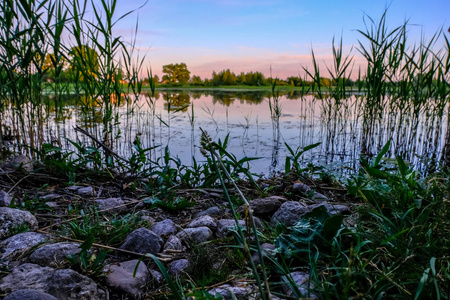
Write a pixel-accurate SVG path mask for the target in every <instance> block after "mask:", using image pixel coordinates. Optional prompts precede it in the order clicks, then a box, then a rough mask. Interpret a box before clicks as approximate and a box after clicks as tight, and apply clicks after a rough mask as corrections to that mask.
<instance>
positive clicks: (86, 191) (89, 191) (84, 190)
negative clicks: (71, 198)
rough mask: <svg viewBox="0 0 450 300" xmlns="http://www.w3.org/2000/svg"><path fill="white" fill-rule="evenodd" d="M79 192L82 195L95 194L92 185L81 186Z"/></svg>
mask: <svg viewBox="0 0 450 300" xmlns="http://www.w3.org/2000/svg"><path fill="white" fill-rule="evenodd" d="M77 194H78V195H80V196H93V195H94V189H93V188H92V186H86V187H80V188H79V189H77Z"/></svg>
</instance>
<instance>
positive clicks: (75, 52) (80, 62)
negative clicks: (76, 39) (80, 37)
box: [69, 46, 99, 80]
mask: <svg viewBox="0 0 450 300" xmlns="http://www.w3.org/2000/svg"><path fill="white" fill-rule="evenodd" d="M69 55H70V67H71V69H72V71H73V72H74V73H78V74H79V75H78V76H80V80H83V78H84V77H85V76H86V77H88V78H91V79H92V78H96V77H97V74H98V69H99V60H98V54H97V52H95V50H94V49H92V48H90V47H89V46H76V47H72V48H71V49H70V51H69Z"/></svg>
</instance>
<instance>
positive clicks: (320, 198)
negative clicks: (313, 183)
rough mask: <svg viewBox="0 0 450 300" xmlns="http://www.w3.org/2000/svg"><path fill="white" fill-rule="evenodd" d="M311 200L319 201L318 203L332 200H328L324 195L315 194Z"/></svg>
mask: <svg viewBox="0 0 450 300" xmlns="http://www.w3.org/2000/svg"><path fill="white" fill-rule="evenodd" d="M311 200H314V201H317V202H325V201H329V200H330V199H328V197H327V196H325V195H324V194H321V193H317V192H316V193H314V195H312V196H311Z"/></svg>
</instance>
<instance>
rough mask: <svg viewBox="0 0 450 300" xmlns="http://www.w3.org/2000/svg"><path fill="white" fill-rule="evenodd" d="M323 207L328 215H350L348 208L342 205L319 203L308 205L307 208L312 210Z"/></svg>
mask: <svg viewBox="0 0 450 300" xmlns="http://www.w3.org/2000/svg"><path fill="white" fill-rule="evenodd" d="M319 206H325V208H326V209H327V211H328V212H329V213H330V215H338V214H341V215H349V214H350V213H351V211H350V208H349V207H348V206H347V205H343V204H330V203H319V204H314V205H310V206H309V208H310V209H311V210H313V209H314V208H316V207H319Z"/></svg>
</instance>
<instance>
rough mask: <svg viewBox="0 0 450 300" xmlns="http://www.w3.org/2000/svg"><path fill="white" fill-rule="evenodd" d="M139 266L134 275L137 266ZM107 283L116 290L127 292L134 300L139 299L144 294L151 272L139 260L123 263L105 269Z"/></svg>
mask: <svg viewBox="0 0 450 300" xmlns="http://www.w3.org/2000/svg"><path fill="white" fill-rule="evenodd" d="M138 264H139V266H138V267H137V270H136V274H135V276H133V275H134V271H135V269H136V266H137V265H138ZM104 270H105V272H106V273H107V275H106V281H107V282H108V284H109V285H110V286H112V287H114V288H116V289H119V290H121V291H124V292H126V293H127V294H129V295H130V296H132V297H134V298H139V297H141V295H142V294H143V293H144V289H145V283H146V282H147V277H148V275H149V271H148V269H147V267H146V266H145V263H144V262H142V261H139V260H137V259H134V260H129V261H124V262H121V263H119V264H117V265H107V266H106V267H105V269H104Z"/></svg>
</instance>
